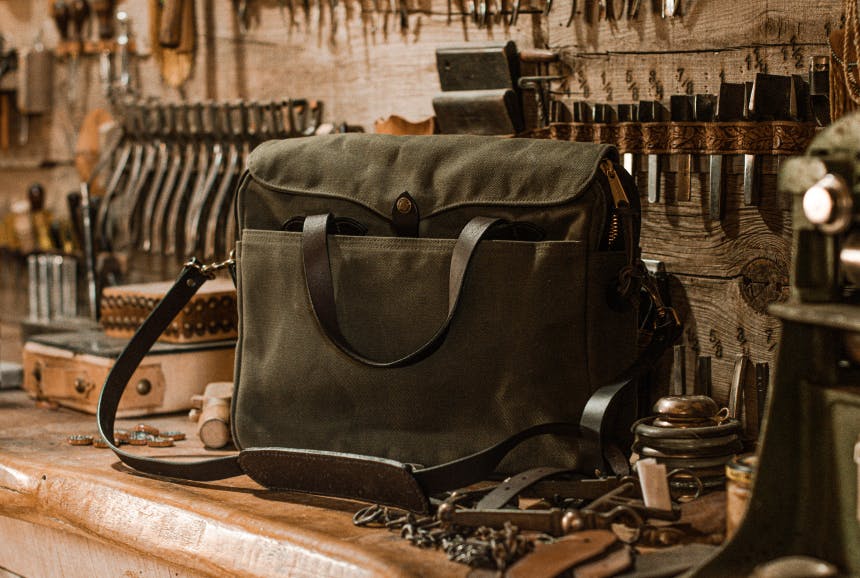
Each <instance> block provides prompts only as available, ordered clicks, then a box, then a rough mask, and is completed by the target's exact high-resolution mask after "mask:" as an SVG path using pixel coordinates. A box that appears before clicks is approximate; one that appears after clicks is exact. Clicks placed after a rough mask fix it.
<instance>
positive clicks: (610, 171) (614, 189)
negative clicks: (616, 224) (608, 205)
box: [600, 159, 630, 209]
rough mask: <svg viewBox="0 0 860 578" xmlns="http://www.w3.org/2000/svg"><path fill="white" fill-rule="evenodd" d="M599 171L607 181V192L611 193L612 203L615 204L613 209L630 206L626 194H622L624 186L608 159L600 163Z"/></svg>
mask: <svg viewBox="0 0 860 578" xmlns="http://www.w3.org/2000/svg"><path fill="white" fill-rule="evenodd" d="M600 170H602V171H603V174H604V175H606V179H607V180H608V181H609V191H610V192H611V193H612V201H613V202H614V203H615V208H616V209H620V208H622V207H629V206H630V199H629V198H627V193H625V192H624V186H623V185H622V184H621V179H619V178H618V173H616V172H615V166H614V165H613V164H612V161H611V160H609V159H603V160H602V161H600Z"/></svg>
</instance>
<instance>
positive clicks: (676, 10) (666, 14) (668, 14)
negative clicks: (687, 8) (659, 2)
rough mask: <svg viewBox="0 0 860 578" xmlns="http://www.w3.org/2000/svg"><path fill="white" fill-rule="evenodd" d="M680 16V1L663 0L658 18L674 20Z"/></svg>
mask: <svg viewBox="0 0 860 578" xmlns="http://www.w3.org/2000/svg"><path fill="white" fill-rule="evenodd" d="M680 14H681V0H663V9H662V10H661V11H660V16H661V17H663V18H674V17H675V16H679V15H680Z"/></svg>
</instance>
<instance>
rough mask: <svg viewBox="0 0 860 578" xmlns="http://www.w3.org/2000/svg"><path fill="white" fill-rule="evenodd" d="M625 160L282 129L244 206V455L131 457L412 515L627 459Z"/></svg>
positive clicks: (120, 374) (247, 183)
mask: <svg viewBox="0 0 860 578" xmlns="http://www.w3.org/2000/svg"><path fill="white" fill-rule="evenodd" d="M616 157H617V153H616V152H615V150H614V149H613V148H612V147H609V146H602V145H590V144H581V143H567V142H556V141H541V140H527V139H499V138H492V137H470V136H433V137H394V136H385V135H363V134H345V135H335V136H326V137H312V138H306V139H290V140H285V141H272V142H267V143H264V144H263V145H261V146H259V147H258V148H257V149H256V150H255V151H254V152H253V153H252V154H251V156H250V158H249V161H248V168H247V171H246V173H245V175H244V177H243V179H242V181H241V184H240V186H239V189H238V191H237V196H236V201H235V202H236V214H237V218H238V230H239V231H240V236H239V241H238V243H237V248H236V256H235V277H236V281H237V287H238V303H239V318H240V321H239V339H238V345H237V352H236V370H235V380H236V391H235V395H234V402H233V409H232V411H233V416H232V423H233V437H234V441H235V443H236V445H237V446H238V447H239V448H240V449H241V452H240V453H239V454H237V455H236V456H234V457H229V458H221V459H215V460H207V461H205V462H198V463H195V464H187V463H172V462H165V461H162V460H148V459H144V458H141V457H136V456H133V455H132V454H128V453H125V452H122V451H120V450H118V449H115V451H117V452H118V455H120V457H121V458H122V459H123V460H124V461H126V462H127V463H129V464H130V465H132V466H133V467H135V468H137V469H140V470H143V471H149V472H152V473H156V474H160V475H165V476H172V477H182V478H191V479H216V478H219V477H228V476H232V475H239V474H243V473H244V474H248V475H250V476H251V477H252V478H254V479H255V480H257V481H258V482H260V483H262V484H264V485H266V486H268V487H275V488H282V489H294V490H300V491H308V492H318V493H324V494H330V495H342V496H350V497H357V498H363V499H368V500H373V501H377V502H383V503H389V504H395V505H401V506H404V507H408V508H410V509H414V510H422V509H426V504H427V502H426V499H427V495H428V494H431V493H433V492H434V491H439V490H441V489H451V488H454V487H460V486H462V485H466V484H468V483H471V482H474V481H476V480H478V479H482V478H483V477H485V476H486V475H487V474H489V473H490V472H492V471H493V469H496V471H498V472H513V471H516V470H519V469H523V468H528V467H534V466H555V467H569V468H576V469H579V470H582V471H586V472H588V473H590V474H593V473H594V472H595V470H597V471H607V465H606V463H605V460H604V457H605V454H604V453H603V452H602V450H601V446H600V442H601V441H602V437H601V435H602V434H603V433H605V432H604V430H605V426H606V424H605V423H604V421H602V420H604V418H605V409H606V408H607V407H608V406H609V405H610V402H611V401H613V400H615V399H617V395H618V394H619V392H621V391H623V390H624V388H625V387H626V386H627V385H628V383H629V382H630V381H631V376H632V375H633V373H634V372H633V371H632V370H631V369H630V368H631V366H635V365H636V364H635V363H634V360H635V359H636V356H637V329H638V327H637V307H636V304H637V303H638V300H639V295H640V283H639V281H640V280H641V278H642V271H643V268H642V266H641V262H640V261H639V253H638V235H639V212H638V195H637V193H636V190H635V187H634V186H633V183H632V179H631V178H630V177H629V175H627V174H626V173H624V171H623V169H619V168H618V165H617V164H616ZM213 269H214V268H213V267H211V266H209V267H203V266H201V265H199V264H198V263H196V262H190V263H189V264H188V265H187V266H186V267H185V269H184V270H183V272H182V275H181V276H180V278H179V280H178V281H177V283H176V285H175V286H174V290H173V291H172V292H171V293H170V294H168V296H167V297H166V298H165V300H164V302H162V304H161V305H159V307H158V308H157V309H156V310H155V312H154V313H153V314H152V316H151V317H150V318H149V319H148V320H147V322H146V323H145V324H144V326H143V327H141V329H140V330H139V332H138V334H137V335H136V336H135V338H134V339H133V340H132V342H131V343H130V344H129V347H128V349H127V351H126V352H125V353H124V354H123V357H121V359H120V361H118V363H117V364H116V367H117V369H115V371H114V375H112V376H111V377H110V378H109V379H108V381H107V383H106V386H105V388H104V391H103V394H102V400H101V407H100V417H99V419H100V426H101V430H102V434H103V435H104V436H105V437H106V439H107V440H112V438H113V412H114V410H115V406H116V404H117V402H118V400H119V396H120V395H121V393H122V389H123V388H124V386H125V380H127V376H126V374H127V373H128V370H129V369H130V368H133V366H134V364H135V360H136V358H137V357H138V356H139V355H140V353H141V351H145V349H146V348H147V347H148V345H147V343H148V341H149V340H151V339H154V337H153V335H155V336H157V334H158V333H159V332H160V331H161V329H162V326H164V325H165V324H166V323H169V319H170V318H171V317H172V316H173V314H174V312H175V311H177V310H180V309H181V307H182V303H184V302H185V301H186V300H187V299H188V298H189V296H190V294H193V292H194V291H196V290H197V288H198V287H199V285H200V284H202V283H203V282H205V280H206V278H207V277H210V276H212V274H213ZM177 308H178V309H177ZM662 345H665V344H662ZM662 345H661V346H662ZM651 347H652V348H654V347H655V345H654V344H653V343H652V344H651ZM639 365H642V363H641V358H640V362H639ZM595 393H597V395H595ZM510 450H513V451H510ZM506 454H507V456H506ZM505 456H506V457H505ZM503 458H504V459H503Z"/></svg>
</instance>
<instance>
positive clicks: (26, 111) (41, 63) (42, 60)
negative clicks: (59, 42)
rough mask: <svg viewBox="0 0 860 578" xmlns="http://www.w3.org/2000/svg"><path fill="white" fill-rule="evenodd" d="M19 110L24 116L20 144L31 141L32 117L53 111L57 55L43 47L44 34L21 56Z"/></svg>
mask: <svg viewBox="0 0 860 578" xmlns="http://www.w3.org/2000/svg"><path fill="white" fill-rule="evenodd" d="M19 68H20V70H19V73H18V74H19V82H18V103H17V104H18V111H19V112H20V113H21V123H20V134H19V138H18V142H19V143H20V144H22V145H25V144H27V142H28V141H29V140H30V115H31V114H48V113H50V112H51V100H52V99H51V95H52V94H53V87H54V56H53V54H52V53H51V52H49V51H48V50H45V45H44V44H42V34H41V32H40V33H39V35H38V36H37V37H36V41H35V43H34V45H33V48H32V49H30V50H29V51H27V53H26V54H24V55H23V56H22V57H21V60H20V63H19Z"/></svg>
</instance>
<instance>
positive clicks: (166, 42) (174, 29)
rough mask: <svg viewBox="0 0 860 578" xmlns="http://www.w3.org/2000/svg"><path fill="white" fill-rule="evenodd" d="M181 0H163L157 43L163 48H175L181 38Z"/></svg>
mask: <svg viewBox="0 0 860 578" xmlns="http://www.w3.org/2000/svg"><path fill="white" fill-rule="evenodd" d="M183 3H184V2H183V0H165V2H164V8H163V9H162V12H161V27H160V28H159V31H158V43H159V44H160V45H161V46H162V47H164V48H177V47H178V46H179V43H180V41H181V40H182V8H183Z"/></svg>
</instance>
